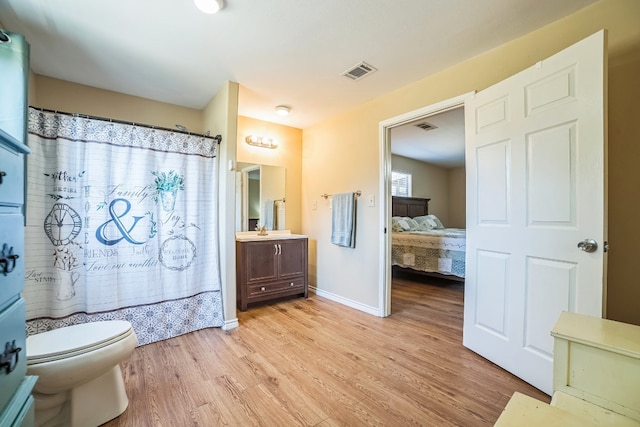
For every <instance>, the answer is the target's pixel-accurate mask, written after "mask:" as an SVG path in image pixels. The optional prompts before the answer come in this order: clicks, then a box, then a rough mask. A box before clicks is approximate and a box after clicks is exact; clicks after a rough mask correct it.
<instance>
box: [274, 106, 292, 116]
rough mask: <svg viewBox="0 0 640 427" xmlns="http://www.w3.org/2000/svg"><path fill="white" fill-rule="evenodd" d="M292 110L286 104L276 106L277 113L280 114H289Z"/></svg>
mask: <svg viewBox="0 0 640 427" xmlns="http://www.w3.org/2000/svg"><path fill="white" fill-rule="evenodd" d="M290 111H291V107H287V106H286V105H278V106H277V107H276V114H278V115H279V116H288V115H289V112H290Z"/></svg>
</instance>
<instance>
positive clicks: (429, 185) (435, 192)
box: [391, 155, 449, 227]
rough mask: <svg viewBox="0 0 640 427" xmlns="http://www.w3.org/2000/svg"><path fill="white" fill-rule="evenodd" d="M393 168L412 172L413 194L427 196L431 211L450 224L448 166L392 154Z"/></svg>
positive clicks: (444, 222) (446, 224)
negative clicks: (444, 166)
mask: <svg viewBox="0 0 640 427" xmlns="http://www.w3.org/2000/svg"><path fill="white" fill-rule="evenodd" d="M391 168H392V169H393V170H397V171H403V172H407V173H410V174H411V196H412V197H426V198H428V199H431V200H429V213H431V214H434V215H436V216H437V217H438V218H440V221H442V223H443V224H444V225H445V226H447V227H448V226H449V177H448V175H449V173H448V170H447V169H446V168H443V167H439V166H436V165H432V164H429V163H425V162H421V161H418V160H414V159H409V158H406V157H402V156H396V155H392V156H391Z"/></svg>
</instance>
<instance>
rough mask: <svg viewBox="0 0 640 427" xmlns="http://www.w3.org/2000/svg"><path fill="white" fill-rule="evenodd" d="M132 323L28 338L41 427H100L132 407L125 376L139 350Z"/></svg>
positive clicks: (83, 327) (29, 368) (104, 323)
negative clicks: (126, 361) (127, 364)
mask: <svg viewBox="0 0 640 427" xmlns="http://www.w3.org/2000/svg"><path fill="white" fill-rule="evenodd" d="M137 342H138V341H137V338H136V334H135V332H134V331H133V329H132V327H131V323H129V322H127V321H123V320H108V321H101V322H92V323H83V324H80V325H73V326H67V327H64V328H59V329H54V330H52V331H49V332H44V333H40V334H35V335H31V336H29V337H27V345H26V347H27V374H28V375H37V376H38V381H37V382H36V385H35V387H34V389H33V397H34V399H35V418H36V420H35V424H36V426H38V427H54V426H65V427H67V426H70V427H80V426H82V427H91V426H99V425H100V424H104V423H105V422H107V421H109V420H111V419H113V418H115V417H117V416H118V415H120V414H122V413H123V412H124V410H125V409H126V408H127V405H128V404H129V400H128V398H127V393H126V391H125V388H124V380H123V379H122V372H121V370H120V362H122V361H123V360H124V359H126V358H127V357H128V356H129V355H130V354H131V352H132V351H133V349H134V348H135V347H136V345H137Z"/></svg>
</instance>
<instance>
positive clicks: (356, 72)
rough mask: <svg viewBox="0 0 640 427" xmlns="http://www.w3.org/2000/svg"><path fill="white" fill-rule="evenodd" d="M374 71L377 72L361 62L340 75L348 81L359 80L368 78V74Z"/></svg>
mask: <svg viewBox="0 0 640 427" xmlns="http://www.w3.org/2000/svg"><path fill="white" fill-rule="evenodd" d="M376 71H378V69H377V68H375V67H372V66H371V65H369V64H367V63H366V62H361V63H359V64H357V65H354V66H353V67H351V68H349V69H348V70H347V71H345V72H344V73H342V76H343V77H346V78H348V79H349V80H360V79H361V78H363V77H364V76H368V75H369V74H371V73H375V72H376Z"/></svg>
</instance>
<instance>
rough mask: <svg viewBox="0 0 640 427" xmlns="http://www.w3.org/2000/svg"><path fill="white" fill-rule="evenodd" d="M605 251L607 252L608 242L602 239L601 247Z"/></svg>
mask: <svg viewBox="0 0 640 427" xmlns="http://www.w3.org/2000/svg"><path fill="white" fill-rule="evenodd" d="M602 249H603V250H604V251H605V252H609V242H607V241H606V240H605V241H604V247H603V248H602Z"/></svg>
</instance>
